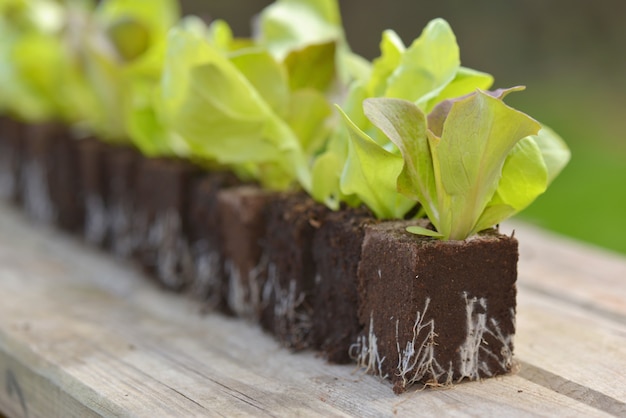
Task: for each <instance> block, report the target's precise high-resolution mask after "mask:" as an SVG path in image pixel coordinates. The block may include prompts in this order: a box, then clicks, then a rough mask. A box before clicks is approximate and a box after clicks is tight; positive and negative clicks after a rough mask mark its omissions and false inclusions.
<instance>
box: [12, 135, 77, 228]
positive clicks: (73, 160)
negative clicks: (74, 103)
mask: <svg viewBox="0 0 626 418" xmlns="http://www.w3.org/2000/svg"><path fill="white" fill-rule="evenodd" d="M24 140H25V149H24V164H23V166H22V173H21V178H22V196H23V203H24V208H25V209H26V212H27V213H28V214H29V215H30V216H31V217H32V218H33V219H35V220H37V221H39V222H42V223H44V224H55V225H58V226H60V227H61V228H63V229H65V230H68V231H80V230H81V229H82V226H83V214H84V208H83V205H82V197H81V196H80V190H81V189H80V182H79V175H78V150H77V146H76V140H75V139H73V138H72V137H71V135H70V132H69V130H68V129H67V128H66V127H65V126H63V125H59V124H54V123H42V124H37V125H28V126H27V127H26V128H25V131H24Z"/></svg>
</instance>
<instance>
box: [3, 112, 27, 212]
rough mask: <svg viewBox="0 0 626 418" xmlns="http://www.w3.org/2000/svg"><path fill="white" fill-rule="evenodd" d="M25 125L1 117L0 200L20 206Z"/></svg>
mask: <svg viewBox="0 0 626 418" xmlns="http://www.w3.org/2000/svg"><path fill="white" fill-rule="evenodd" d="M23 131H24V124H23V123H21V122H18V121H16V120H14V119H12V118H10V117H7V116H0V198H3V199H6V200H8V201H9V202H12V203H15V204H20V203H21V201H22V196H21V189H20V179H21V176H20V172H21V167H22V160H23V149H24V146H23V145H24V138H23Z"/></svg>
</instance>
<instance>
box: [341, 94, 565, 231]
mask: <svg viewBox="0 0 626 418" xmlns="http://www.w3.org/2000/svg"><path fill="white" fill-rule="evenodd" d="M521 89H522V88H519V87H516V88H511V89H507V90H497V91H494V92H487V91H483V90H477V91H476V92H474V93H471V94H469V95H466V96H463V97H460V98H456V99H448V100H445V101H442V102H440V103H439V104H438V105H436V106H435V107H434V108H433V110H432V111H431V112H430V113H429V114H428V115H427V114H426V113H425V112H424V111H423V110H422V109H420V108H419V107H418V106H417V105H416V104H415V103H413V102H410V101H407V100H402V99H390V98H371V99H367V100H365V102H364V106H363V107H364V113H365V115H366V116H367V117H368V119H369V120H370V121H371V122H372V123H373V124H374V125H375V126H376V127H377V128H379V129H380V131H381V132H382V133H383V134H384V135H385V136H386V137H387V138H388V139H389V141H391V142H392V143H393V144H394V145H395V146H396V147H397V148H398V150H399V152H400V155H397V154H394V153H392V152H389V151H387V150H385V149H384V148H383V147H382V146H380V145H378V144H377V143H376V142H375V141H374V140H373V139H372V138H371V137H370V136H368V135H367V134H366V133H365V132H363V131H362V130H361V129H359V128H358V127H357V126H356V125H355V124H354V123H352V122H351V121H350V119H349V118H348V117H347V116H346V121H347V122H348V125H349V127H350V130H351V140H352V145H353V148H354V149H356V150H357V151H355V152H354V153H353V154H352V155H351V156H352V157H354V158H353V159H352V160H350V161H349V164H352V165H353V166H356V167H358V169H357V171H355V173H356V174H352V175H351V174H347V175H346V176H345V178H344V181H345V184H344V187H346V188H347V189H348V190H351V191H355V192H356V193H358V194H359V195H360V197H361V198H362V199H363V201H364V202H366V203H368V202H374V206H373V207H372V206H371V208H372V210H374V212H375V213H376V214H377V215H378V216H380V217H388V216H389V215H390V214H391V213H390V210H389V208H393V203H388V202H386V201H385V199H390V197H389V196H388V194H389V193H388V190H389V188H390V185H391V184H395V186H396V189H397V191H398V192H399V193H400V194H401V195H402V196H404V197H406V198H408V199H410V200H412V201H414V202H418V203H419V204H420V205H421V207H422V208H423V210H424V212H425V213H426V215H427V217H428V219H429V220H430V222H431V223H432V225H433V226H434V228H435V231H432V230H429V229H425V228H421V227H417V226H414V227H409V228H407V229H408V230H409V231H410V232H413V233H416V234H421V235H428V236H432V237H436V238H440V239H444V240H463V239H465V238H467V237H469V236H471V235H473V234H476V233H478V232H480V231H482V230H485V229H488V228H490V227H492V226H494V225H496V224H498V223H500V222H501V221H503V220H504V219H506V218H508V217H510V216H512V215H514V214H515V213H517V212H519V211H520V210H522V209H524V208H525V207H527V206H528V205H529V204H530V203H531V202H532V201H533V200H534V199H535V198H536V197H537V196H539V195H540V194H541V193H543V192H544V191H545V190H546V188H547V186H548V185H549V183H550V182H551V181H552V180H553V179H554V178H555V177H556V175H557V174H558V173H559V172H560V171H561V170H562V168H563V167H564V166H565V164H566V163H567V161H568V160H569V150H568V149H567V147H566V146H565V144H564V143H563V141H562V140H561V139H560V138H559V137H558V136H557V135H556V134H554V133H553V132H551V131H550V130H548V129H547V128H542V126H541V125H540V124H539V123H538V122H537V121H535V120H534V119H532V118H530V117H529V116H528V115H526V114H524V113H522V112H519V111H517V110H515V109H513V108H511V107H509V106H507V105H506V104H504V102H503V100H502V99H503V98H504V96H506V95H507V94H508V93H510V92H512V91H517V90H521ZM364 156H367V160H365V159H364ZM378 167H384V170H385V171H382V172H380V171H377V170H378ZM390 167H392V168H390ZM359 170H360V171H359ZM370 171H374V172H376V173H377V174H378V173H380V174H381V176H380V177H382V176H383V175H388V178H384V179H383V178H378V177H374V176H372V175H369V176H368V175H360V172H370ZM381 184H382V185H383V186H384V188H385V190H387V193H386V194H384V195H381V193H380V191H379V186H380V185H381Z"/></svg>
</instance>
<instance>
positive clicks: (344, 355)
mask: <svg viewBox="0 0 626 418" xmlns="http://www.w3.org/2000/svg"><path fill="white" fill-rule="evenodd" d="M374 222H375V220H374V218H373V217H372V215H371V213H370V212H369V211H368V210H365V209H358V210H355V209H346V210H341V211H338V212H332V213H329V214H328V215H327V216H326V218H325V221H324V224H323V225H322V226H321V227H320V229H319V230H318V231H317V233H316V234H315V238H314V241H313V258H314V260H315V265H316V268H317V277H316V284H315V293H314V298H313V307H314V315H313V335H314V346H315V347H316V348H321V350H322V352H323V354H324V356H325V357H326V358H327V359H328V361H330V362H332V363H349V362H350V361H351V358H350V355H349V349H350V345H351V344H353V343H354V342H355V341H356V339H357V336H358V335H359V333H360V332H361V326H360V325H359V318H358V315H357V312H358V304H357V303H358V300H357V268H358V265H359V261H360V260H361V245H362V243H363V236H364V234H365V232H364V229H363V228H364V225H366V224H371V223H374Z"/></svg>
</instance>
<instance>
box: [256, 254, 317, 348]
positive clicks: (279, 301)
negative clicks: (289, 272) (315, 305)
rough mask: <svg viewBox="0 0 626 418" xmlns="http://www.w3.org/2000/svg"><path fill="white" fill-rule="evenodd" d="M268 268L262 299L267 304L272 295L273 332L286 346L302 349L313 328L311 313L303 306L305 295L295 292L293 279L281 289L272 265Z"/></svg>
mask: <svg viewBox="0 0 626 418" xmlns="http://www.w3.org/2000/svg"><path fill="white" fill-rule="evenodd" d="M269 267H270V268H269V273H270V274H268V281H267V283H266V286H265V288H264V291H263V299H264V303H265V304H267V303H268V302H269V300H270V297H271V294H272V293H273V294H274V331H275V333H276V335H277V336H278V337H279V338H280V339H281V342H282V343H283V344H285V345H286V346H289V347H294V348H304V347H305V346H306V340H307V336H308V334H309V333H310V332H311V328H312V326H313V320H312V318H311V315H312V312H311V310H310V309H307V307H306V306H305V304H304V301H305V297H306V294H305V293H304V292H302V291H301V292H298V291H297V286H298V285H297V282H296V280H294V279H292V280H290V281H289V285H288V286H287V288H286V289H283V288H282V287H281V286H280V283H279V278H278V275H277V273H276V268H275V266H274V265H273V263H272V264H270V266H269Z"/></svg>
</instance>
